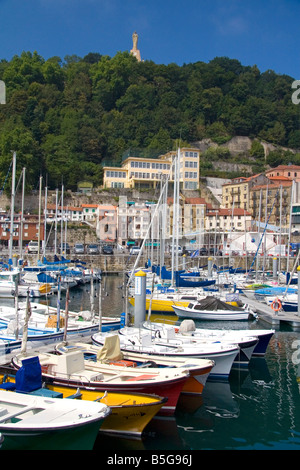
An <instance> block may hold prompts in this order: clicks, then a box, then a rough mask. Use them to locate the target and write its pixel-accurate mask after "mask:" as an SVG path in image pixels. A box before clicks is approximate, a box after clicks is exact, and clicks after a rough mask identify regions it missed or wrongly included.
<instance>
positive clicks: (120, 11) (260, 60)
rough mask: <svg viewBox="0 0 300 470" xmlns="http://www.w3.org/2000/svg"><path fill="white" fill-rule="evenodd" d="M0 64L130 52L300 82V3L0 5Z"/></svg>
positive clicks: (179, 0)
mask: <svg viewBox="0 0 300 470" xmlns="http://www.w3.org/2000/svg"><path fill="white" fill-rule="evenodd" d="M0 18H1V27H0V59H7V60H10V59H11V58H12V57H13V56H14V55H20V54H21V52H22V51H31V52H33V51H37V52H38V53H39V54H40V55H41V56H42V57H44V58H45V59H47V58H49V57H52V56H59V57H61V59H64V57H65V56H66V55H72V54H76V55H78V56H79V57H84V56H85V55H86V54H88V53H89V52H99V53H100V54H103V55H109V56H111V57H112V56H114V55H115V54H116V53H117V52H118V51H129V50H130V49H131V47H132V33H133V32H134V31H137V33H138V35H139V41H138V47H139V49H140V51H141V55H142V59H144V60H152V61H153V62H155V63H157V64H169V63H172V62H174V63H177V64H178V65H182V64H183V63H191V62H192V63H194V62H197V61H203V62H209V61H210V60H212V59H213V58H214V57H217V56H227V57H230V58H233V59H238V60H239V61H240V62H241V63H242V64H243V65H254V64H256V65H257V66H258V68H259V69H260V71H261V72H264V71H265V70H268V69H272V70H274V71H275V72H276V73H279V74H287V75H290V76H291V77H293V78H296V79H300V70H299V68H300V67H299V44H300V37H299V36H300V28H299V18H300V0H227V1H226V0H222V1H221V0H211V1H209V0H186V1H184V0H0Z"/></svg>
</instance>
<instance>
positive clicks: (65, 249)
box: [59, 243, 70, 254]
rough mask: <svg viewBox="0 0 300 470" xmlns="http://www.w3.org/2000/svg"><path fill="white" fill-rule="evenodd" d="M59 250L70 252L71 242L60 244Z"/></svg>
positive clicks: (65, 252)
mask: <svg viewBox="0 0 300 470" xmlns="http://www.w3.org/2000/svg"><path fill="white" fill-rule="evenodd" d="M59 251H60V253H64V254H70V245H69V243H63V244H62V245H60V244H59Z"/></svg>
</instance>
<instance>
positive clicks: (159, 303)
mask: <svg viewBox="0 0 300 470" xmlns="http://www.w3.org/2000/svg"><path fill="white" fill-rule="evenodd" d="M128 301H129V303H130V305H133V306H134V297H129V298H128ZM189 303H190V301H189V300H187V301H184V300H176V301H174V299H168V298H166V299H163V298H153V299H152V300H151V312H168V313H173V314H174V310H173V305H177V306H180V307H187V306H188V305H189ZM149 306H150V297H146V310H149Z"/></svg>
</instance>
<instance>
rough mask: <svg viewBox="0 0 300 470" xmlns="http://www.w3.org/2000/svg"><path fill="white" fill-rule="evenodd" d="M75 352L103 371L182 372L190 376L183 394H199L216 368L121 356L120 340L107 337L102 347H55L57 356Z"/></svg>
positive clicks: (199, 361) (208, 364)
mask: <svg viewBox="0 0 300 470" xmlns="http://www.w3.org/2000/svg"><path fill="white" fill-rule="evenodd" d="M74 349H75V350H76V349H79V350H81V351H83V353H84V357H85V359H86V360H87V361H90V360H92V361H94V364H95V362H96V363H98V362H99V363H100V365H101V366H102V367H103V366H104V365H106V367H111V366H113V367H117V366H118V367H123V368H124V367H135V368H137V369H142V370H143V371H145V370H149V368H150V372H151V371H153V370H155V368H156V367H159V368H162V367H164V368H166V367H171V368H179V369H181V370H183V369H185V370H187V371H188V372H189V378H188V379H187V381H186V383H185V384H184V386H183V388H182V391H181V393H184V394H193V395H194V394H195V395H196V394H202V391H203V388H204V386H205V383H206V381H207V378H208V376H209V374H210V373H211V371H212V369H213V367H214V365H215V363H214V361H212V360H209V359H198V358H192V359H182V358H180V357H179V358H175V357H169V358H164V357H161V356H160V357H154V358H153V357H151V358H148V357H147V356H146V355H145V354H139V353H128V352H126V351H124V352H122V351H121V350H120V338H119V335H117V334H115V335H112V336H107V337H106V338H105V340H104V345H103V346H102V347H101V346H96V345H94V344H88V343H80V342H74V343H70V342H67V343H64V342H63V343H59V344H57V345H56V351H58V352H59V353H60V354H63V353H64V352H66V351H70V350H74ZM88 364H89V362H88ZM120 370H122V369H120Z"/></svg>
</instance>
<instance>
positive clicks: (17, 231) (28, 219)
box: [0, 212, 44, 246]
mask: <svg viewBox="0 0 300 470" xmlns="http://www.w3.org/2000/svg"><path fill="white" fill-rule="evenodd" d="M39 237H40V240H41V241H43V240H44V221H43V220H42V221H41V224H40V225H39V218H38V216H35V215H24V216H23V237H22V245H27V244H28V242H30V240H38V239H39ZM9 239H10V215H9V214H7V213H6V212H1V213H0V240H1V244H2V245H4V246H8V241H9ZM20 241H21V215H19V214H15V216H14V224H13V244H14V245H19V243H20Z"/></svg>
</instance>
